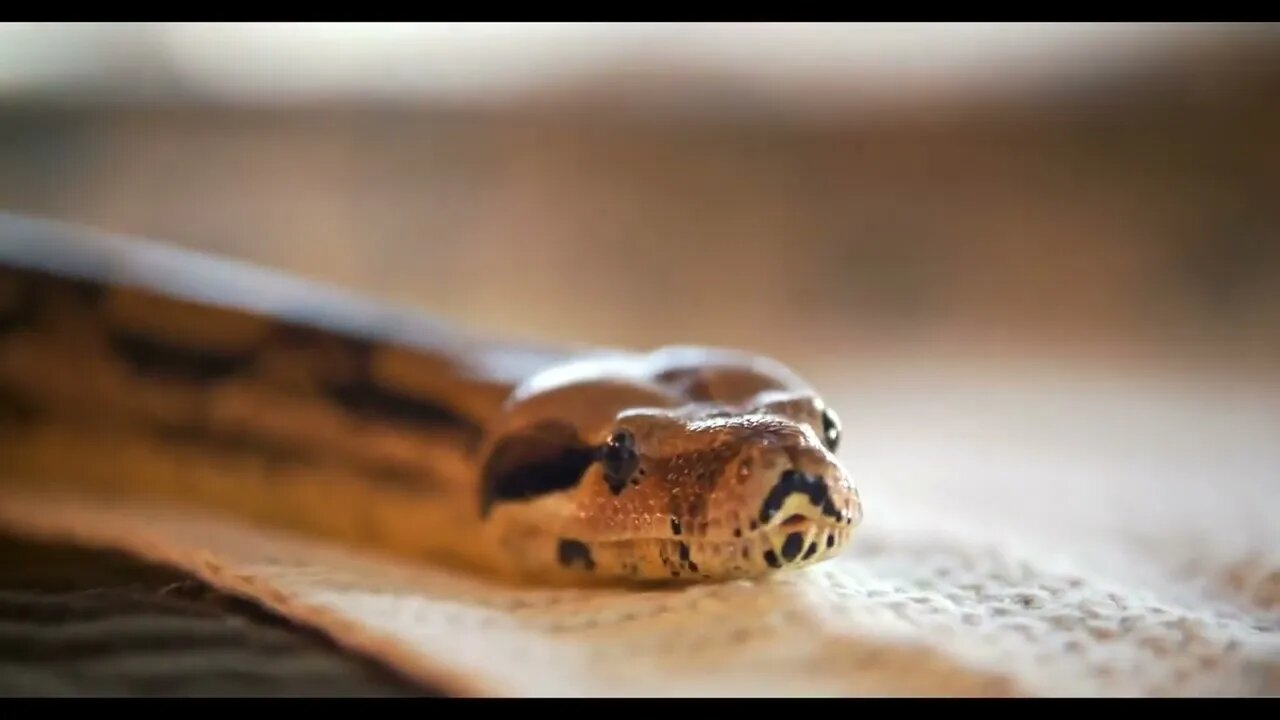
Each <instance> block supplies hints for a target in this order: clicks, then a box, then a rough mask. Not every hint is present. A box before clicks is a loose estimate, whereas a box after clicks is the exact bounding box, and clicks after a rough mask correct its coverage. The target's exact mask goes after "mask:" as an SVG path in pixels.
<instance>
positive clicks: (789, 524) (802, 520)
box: [777, 513, 812, 530]
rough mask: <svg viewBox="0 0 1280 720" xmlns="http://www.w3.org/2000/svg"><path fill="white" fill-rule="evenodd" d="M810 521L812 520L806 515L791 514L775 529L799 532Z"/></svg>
mask: <svg viewBox="0 0 1280 720" xmlns="http://www.w3.org/2000/svg"><path fill="white" fill-rule="evenodd" d="M810 520H812V518H810V517H808V516H806V515H802V514H800V513H792V514H790V515H788V516H787V517H786V518H784V519H783V520H782V522H780V523H778V524H777V527H778V528H780V529H782V530H799V529H800V528H802V527H804V526H805V525H806V524H808V523H809V521H810Z"/></svg>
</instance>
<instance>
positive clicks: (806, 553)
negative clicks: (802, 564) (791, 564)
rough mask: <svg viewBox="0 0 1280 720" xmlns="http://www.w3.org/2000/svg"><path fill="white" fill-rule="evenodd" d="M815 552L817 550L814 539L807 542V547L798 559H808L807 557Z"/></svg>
mask: <svg viewBox="0 0 1280 720" xmlns="http://www.w3.org/2000/svg"><path fill="white" fill-rule="evenodd" d="M816 552H818V543H817V541H814V542H811V543H809V547H807V548H805V551H804V556H803V557H801V558H800V559H801V560H808V559H809V558H811V557H813V555H814V553H816Z"/></svg>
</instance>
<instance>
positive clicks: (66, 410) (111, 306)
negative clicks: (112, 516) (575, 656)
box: [0, 217, 862, 584]
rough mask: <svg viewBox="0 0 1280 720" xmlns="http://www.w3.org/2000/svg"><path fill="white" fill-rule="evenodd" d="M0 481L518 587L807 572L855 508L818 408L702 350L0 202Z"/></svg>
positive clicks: (739, 363) (825, 410)
mask: <svg viewBox="0 0 1280 720" xmlns="http://www.w3.org/2000/svg"><path fill="white" fill-rule="evenodd" d="M2 219H3V222H4V226H3V227H4V231H3V233H2V234H0V238H2V242H0V431H2V436H0V437H2V439H0V452H2V453H3V456H2V464H0V471H2V472H3V481H4V482H9V483H25V484H29V485H33V486H35V487H36V488H37V489H44V490H55V491H61V490H74V491H76V492H95V493H103V494H104V495H105V497H107V498H110V497H112V496H113V495H114V496H121V497H123V496H131V497H143V498H147V499H153V500H163V501H181V502H186V503H195V504H197V505H198V506H203V507H205V508H210V509H218V510H220V511H228V512H231V513H234V514H236V515H237V516H240V517H243V518H245V519H249V520H252V521H255V522H258V521H264V522H270V523H274V524H277V525H279V526H283V527H287V528H293V529H297V530H302V531H308V532H319V533H321V534H324V535H326V536H329V537H331V538H335V539H338V540H339V541H343V542H350V543H356V544H360V545H366V546H371V547H375V548H379V549H382V550H386V551H391V552H395V553H397V554H401V555H407V556H411V557H413V558H420V559H424V560H430V561H432V562H437V563H443V564H445V565H451V566H456V567H460V568H466V569H468V570H471V571H478V572H482V573H485V574H488V575H491V576H493V577H495V578H505V579H508V580H514V581H518V582H534V583H551V584H584V583H599V582H624V583H626V582H650V581H662V582H673V581H674V582H698V581H704V582H705V581H720V580H729V579H735V578H755V577H761V576H764V575H768V574H770V573H775V572H779V571H785V570H790V569H795V568H799V567H804V566H807V565H812V564H814V563H818V562H820V561H823V560H826V559H828V558H831V557H833V556H835V555H837V554H838V553H840V552H841V551H842V550H844V549H845V548H846V546H847V545H848V543H849V541H850V538H851V536H852V534H853V533H854V531H855V530H856V529H857V527H858V525H859V524H860V522H861V519H862V505H861V501H860V499H859V495H858V491H857V488H856V486H855V484H854V483H853V482H852V481H851V479H850V476H849V474H848V473H847V471H846V469H845V468H844V467H843V466H842V464H841V462H840V460H839V459H838V457H837V454H836V453H837V450H838V446H839V442H840V431H841V428H840V422H839V419H838V417H837V415H836V413H835V411H834V410H833V409H832V408H830V407H827V406H826V404H825V403H824V401H823V399H822V397H821V396H820V395H819V394H818V393H817V392H816V391H815V390H814V389H813V388H812V387H811V386H810V385H809V384H808V383H807V382H806V381H804V380H803V379H802V378H800V377H798V376H797V374H796V373H795V372H793V371H792V370H790V369H789V368H787V367H785V366H783V365H782V364H780V363H779V362H777V361H775V360H773V359H770V358H767V357H761V356H758V355H754V354H751V353H747V352H742V351H736V350H731V349H725V348H718V347H697V346H689V345H672V346H663V347H658V348H655V349H651V350H647V351H643V352H641V351H632V350H623V349H613V348H598V347H574V346H570V345H565V346H557V347H544V346H540V345H536V344H533V343H524V342H510V341H504V340H498V339H494V338H491V337H484V338H482V337H477V336H474V335H471V334H468V333H465V332H462V331H461V330H460V329H459V328H457V327H452V326H449V325H446V324H444V323H442V322H439V321H437V320H436V319H434V318H430V317H425V316H423V315H421V314H419V313H416V312H413V311H411V310H409V309H407V308H396V307H392V306H391V305H389V304H387V303H381V302H375V301H373V300H371V299H367V298H363V297H359V296H357V295H355V294H351V293H346V292H344V291H342V290H340V289H338V288H334V287H330V286H326V285H322V284H320V283H316V282H312V281H309V280H305V279H303V278H300V277H295V276H289V275H285V274H283V273H281V272H277V271H274V270H272V269H268V268H265V267H261V266H258V265H253V264H250V263H247V262H245V261H241V260H239V259H234V258H230V257H220V256H216V255H212V254H207V253H198V252H195V251H192V250H188V249H182V248H178V247H175V246H171V245H166V244H161V243H157V242H154V241H151V240H144V239H139V238H130V237H122V236H116V235H107V234H103V233H97V232H94V231H90V230H88V229H82V228H76V227H65V226H61V225H57V224H54V223H49V222H44V221H36V220H30V219H25V218H14V217H5V218H2Z"/></svg>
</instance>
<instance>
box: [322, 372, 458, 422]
mask: <svg viewBox="0 0 1280 720" xmlns="http://www.w3.org/2000/svg"><path fill="white" fill-rule="evenodd" d="M328 394H329V397H331V398H332V399H333V400H334V401H335V402H337V403H338V404H339V405H341V406H342V407H343V408H344V409H346V411H347V412H350V413H352V414H353V415H357V416H360V417H362V418H368V419H377V420H388V421H391V422H393V423H401V424H405V425H415V426H419V427H427V428H439V427H442V426H443V427H449V428H456V429H459V430H463V431H465V432H466V433H467V434H468V435H475V434H478V433H479V428H475V427H473V426H472V424H471V422H470V421H468V420H467V419H466V418H464V417H462V416H461V415H459V414H458V413H456V412H454V411H452V410H450V409H449V408H447V407H444V406H443V405H439V404H437V403H433V402H429V401H426V400H423V399H421V398H416V397H410V396H408V395H404V394H401V393H396V392H392V391H390V390H387V389H386V388H383V387H379V386H378V385H377V384H375V383H374V382H373V381H371V380H369V379H367V378H358V379H355V380H351V381H347V382H341V383H334V384H333V385H330V386H329V389H328Z"/></svg>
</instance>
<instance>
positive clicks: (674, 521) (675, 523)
mask: <svg viewBox="0 0 1280 720" xmlns="http://www.w3.org/2000/svg"><path fill="white" fill-rule="evenodd" d="M680 532H681V530H680V518H677V517H673V518H671V534H672V535H679V534H680Z"/></svg>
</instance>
